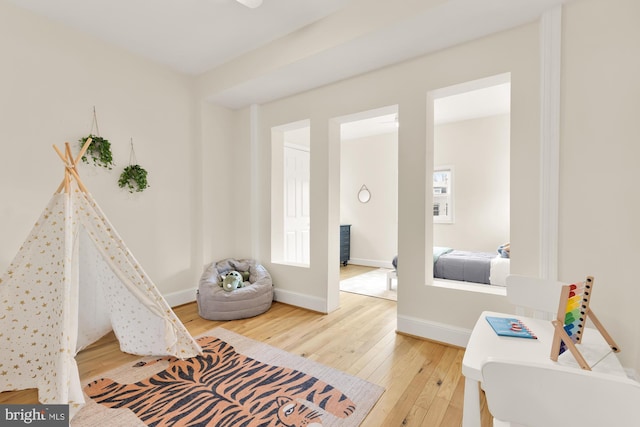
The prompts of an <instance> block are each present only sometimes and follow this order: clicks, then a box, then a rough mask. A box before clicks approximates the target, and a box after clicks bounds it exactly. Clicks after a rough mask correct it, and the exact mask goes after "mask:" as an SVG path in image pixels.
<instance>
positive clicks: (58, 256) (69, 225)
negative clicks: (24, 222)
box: [0, 140, 201, 416]
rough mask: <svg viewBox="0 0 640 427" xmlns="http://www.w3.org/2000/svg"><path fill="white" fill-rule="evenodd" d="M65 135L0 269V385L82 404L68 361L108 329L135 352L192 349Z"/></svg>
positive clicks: (195, 350) (182, 354) (188, 353)
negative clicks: (28, 220) (52, 175)
mask: <svg viewBox="0 0 640 427" xmlns="http://www.w3.org/2000/svg"><path fill="white" fill-rule="evenodd" d="M90 143H91V141H90V140H89V141H87V143H86V144H85V146H84V147H83V148H82V151H81V152H80V154H79V155H78V156H77V157H76V158H75V159H74V158H73V157H72V155H71V150H70V148H69V144H68V143H67V144H66V149H65V154H64V155H63V154H62V152H61V151H60V150H59V149H58V148H57V147H56V146H54V148H55V150H56V152H57V153H58V155H59V156H60V157H61V158H62V160H63V162H64V163H65V178H64V181H63V182H62V183H61V184H60V187H58V190H57V191H56V193H55V194H54V195H53V198H52V199H51V201H50V202H49V204H48V206H47V207H46V208H45V210H44V212H43V213H42V215H41V216H40V219H39V220H38V222H37V223H36V225H35V226H34V228H33V229H32V230H31V233H30V234H29V236H28V237H27V239H26V241H25V242H24V244H23V245H22V247H21V248H20V250H19V251H18V254H17V255H16V257H15V258H14V260H13V262H12V263H11V265H10V266H9V269H8V270H7V272H6V273H4V275H2V276H0V391H8V390H22V389H26V388H37V389H38V398H39V400H40V402H41V403H49V404H69V405H70V408H69V410H70V414H71V416H73V415H74V414H75V412H77V410H78V409H79V408H80V406H81V405H82V404H83V403H84V398H83V394H82V387H81V384H80V378H79V374H78V368H77V365H76V362H75V359H74V357H75V355H76V353H77V352H78V351H79V350H80V349H82V348H83V347H85V346H87V345H89V344H91V343H92V342H94V341H96V340H97V339H98V338H100V337H101V336H103V335H104V334H106V333H108V332H109V331H111V330H113V331H114V333H115V335H116V337H117V338H118V340H119V342H120V348H121V350H122V351H124V352H127V353H133V354H139V355H172V356H176V357H179V358H186V357H192V356H195V355H197V354H199V353H200V352H201V349H200V347H199V346H198V344H197V343H196V342H195V340H194V339H193V338H192V337H191V335H190V334H189V332H188V331H187V330H186V328H185V327H184V325H183V324H182V323H181V322H180V320H179V319H178V318H177V317H176V315H175V313H174V312H173V311H172V310H171V308H170V307H169V305H168V304H167V302H166V301H165V300H164V298H163V297H162V295H161V294H160V292H159V291H158V289H157V288H156V287H155V285H154V284H153V283H152V282H151V280H150V279H149V277H148V276H147V275H146V274H145V273H144V271H143V270H142V268H141V267H140V265H139V264H138V263H137V261H136V260H135V258H134V257H133V255H132V254H131V252H130V251H129V250H128V249H127V247H126V246H125V244H124V242H123V241H122V239H121V238H120V237H119V236H118V234H117V233H116V231H115V229H114V228H113V226H112V225H111V224H110V223H109V221H108V220H107V218H106V217H105V215H104V213H103V212H102V211H101V210H100V208H99V207H98V205H97V204H96V202H95V201H94V199H93V197H92V196H91V195H90V194H89V192H88V191H87V189H86V188H85V186H84V185H83V184H82V181H81V180H80V178H79V176H78V173H77V170H76V167H77V165H78V162H79V161H80V159H81V157H82V155H83V154H84V152H85V151H86V149H87V148H88V145H89V144H90Z"/></svg>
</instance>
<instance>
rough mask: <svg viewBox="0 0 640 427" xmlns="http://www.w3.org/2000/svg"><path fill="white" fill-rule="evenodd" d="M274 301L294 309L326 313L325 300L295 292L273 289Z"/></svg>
mask: <svg viewBox="0 0 640 427" xmlns="http://www.w3.org/2000/svg"><path fill="white" fill-rule="evenodd" d="M273 292H274V300H276V301H278V302H282V303H284V304H289V305H294V306H296V307H301V308H306V309H307V310H313V311H317V312H318V313H327V312H328V310H327V300H325V299H323V298H318V297H313V296H309V295H305V294H299V293H297V292H292V291H287V290H283V289H278V288H275V289H274V290H273Z"/></svg>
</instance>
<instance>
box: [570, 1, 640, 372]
mask: <svg viewBox="0 0 640 427" xmlns="http://www.w3.org/2000/svg"><path fill="white" fill-rule="evenodd" d="M638 17H640V2H637V1H635V0H612V1H605V0H584V1H581V2H576V3H571V4H569V5H568V6H567V7H566V9H565V13H564V22H563V24H564V33H563V38H564V43H563V69H562V71H563V80H562V97H563V108H562V129H561V130H562V140H561V151H560V223H559V226H560V227H559V228H560V247H559V275H560V279H561V280H565V281H573V280H579V279H581V278H582V277H583V276H585V275H588V274H589V275H593V276H594V277H595V287H594V292H593V298H592V300H591V301H592V308H593V310H594V312H595V313H597V315H598V317H599V318H600V320H601V321H602V322H603V323H604V325H605V326H606V327H607V329H608V330H609V331H610V332H611V334H612V335H613V337H614V338H615V339H616V340H617V341H618V344H619V345H620V346H621V347H622V352H621V353H620V358H621V360H622V361H623V362H624V364H625V365H626V366H629V365H632V366H633V364H634V363H635V368H636V370H640V356H639V354H640V335H639V332H638V328H637V325H638V318H637V315H638V314H637V313H638V310H637V307H636V306H635V301H636V300H637V299H638V298H639V297H640V286H638V279H637V278H636V277H635V276H636V272H635V269H634V266H635V265H637V263H638V259H640V245H638V241H639V240H640V227H639V226H638V219H639V218H640V191H639V190H638V183H640V167H638V159H640V144H638V135H640V125H639V123H640V122H639V121H638V117H637V116H638V113H639V112H640V84H639V83H638V76H640V43H638V41H639V40H640V26H639V25H638Z"/></svg>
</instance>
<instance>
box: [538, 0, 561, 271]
mask: <svg viewBox="0 0 640 427" xmlns="http://www.w3.org/2000/svg"><path fill="white" fill-rule="evenodd" d="M561 44H562V6H557V7H555V8H553V9H551V10H549V11H547V12H545V13H544V14H543V15H542V17H541V18H540V96H541V99H540V156H541V157H540V277H542V278H544V279H550V280H557V279H558V203H559V191H560V190H559V186H560V183H559V180H560V178H559V176H560V85H561V72H562V68H561V65H562V64H561V61H562V52H561Z"/></svg>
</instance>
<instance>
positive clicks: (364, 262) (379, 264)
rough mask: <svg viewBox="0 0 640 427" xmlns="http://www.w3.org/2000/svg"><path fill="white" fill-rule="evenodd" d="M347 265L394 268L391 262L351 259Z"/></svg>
mask: <svg viewBox="0 0 640 427" xmlns="http://www.w3.org/2000/svg"><path fill="white" fill-rule="evenodd" d="M347 264H355V265H363V266H365V267H378V268H393V264H391V261H378V260H374V259H361V258H350V259H349V261H348V262H347Z"/></svg>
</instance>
